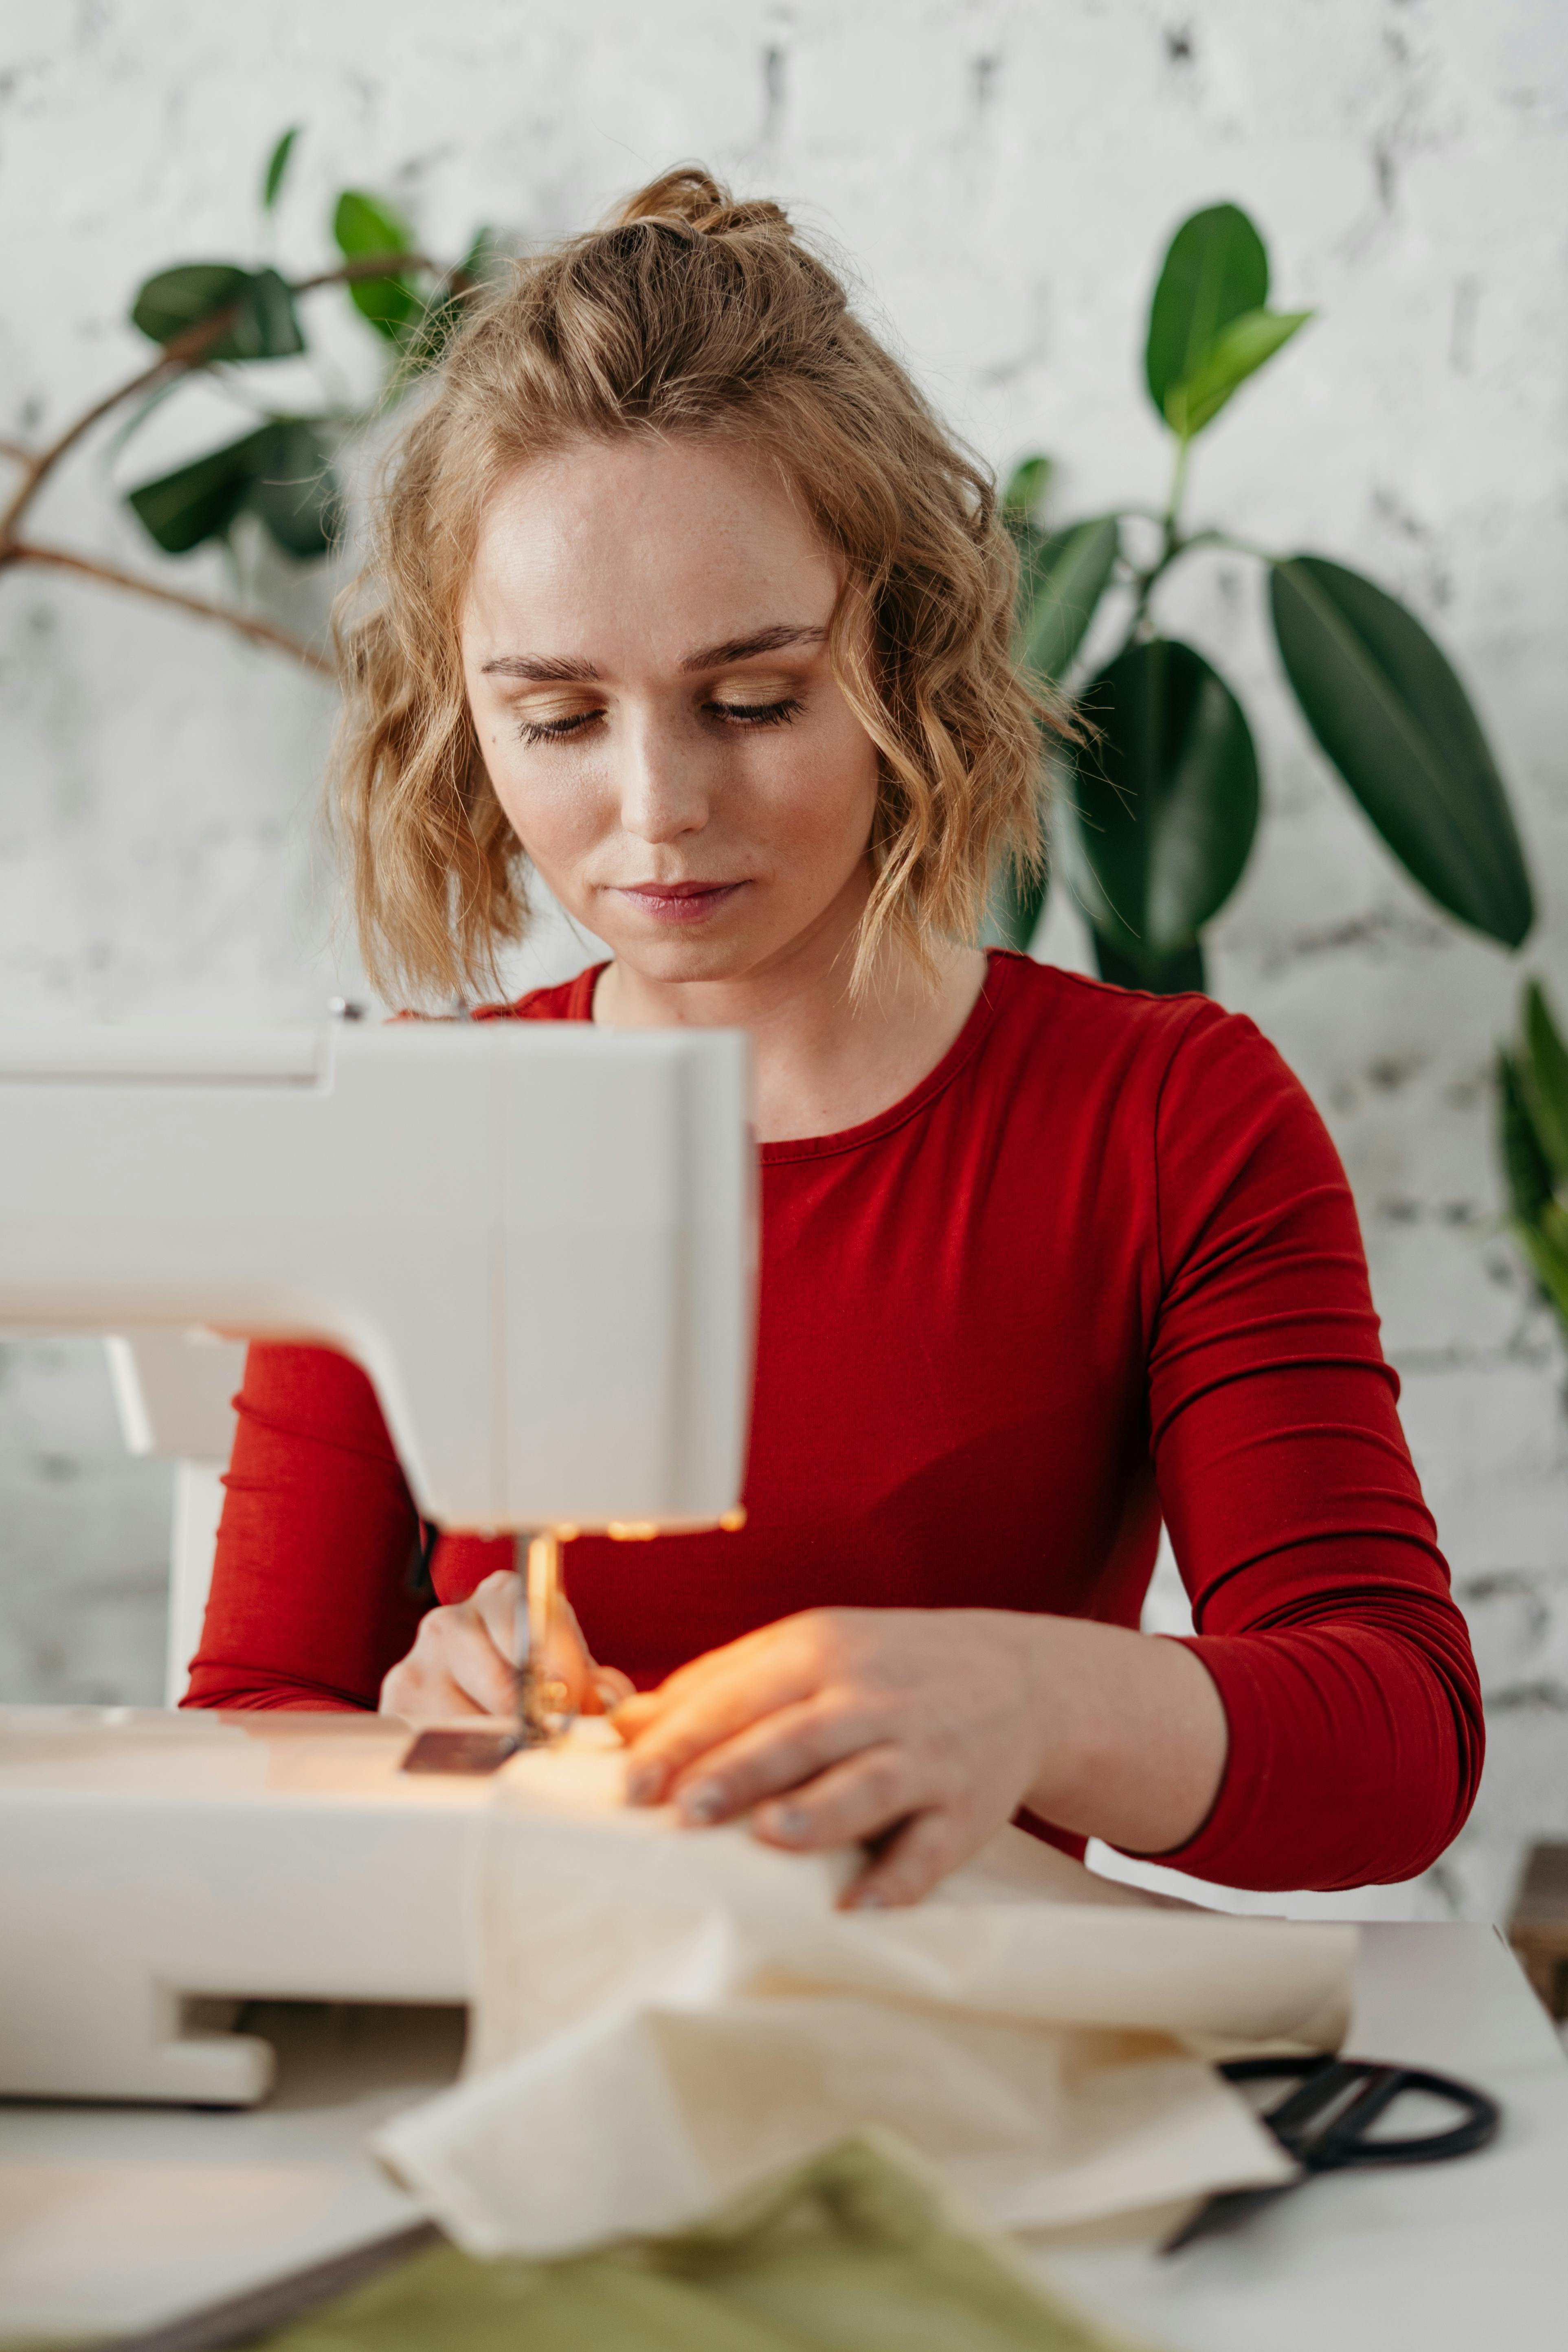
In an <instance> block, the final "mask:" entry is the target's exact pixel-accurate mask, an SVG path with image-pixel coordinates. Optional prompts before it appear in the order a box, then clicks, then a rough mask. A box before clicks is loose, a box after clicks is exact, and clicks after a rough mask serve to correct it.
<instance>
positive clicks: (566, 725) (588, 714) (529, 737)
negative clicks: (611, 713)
mask: <svg viewBox="0 0 1568 2352" xmlns="http://www.w3.org/2000/svg"><path fill="white" fill-rule="evenodd" d="M602 716H603V713H602V712H600V711H597V710H574V712H573V713H572V715H571V717H570V718H568V719H524V720H523V722H522V725H521V728H520V729H519V730H518V732H519V733H520V734H521V737H522V740H523V741H524V742H525V743H559V742H560V741H561V740H562V739H563V736H567V735H580V734H581V733H582V731H583V730H584V727H591V726H592V725H593V723H594V721H595V719H598V718H601V717H602Z"/></svg>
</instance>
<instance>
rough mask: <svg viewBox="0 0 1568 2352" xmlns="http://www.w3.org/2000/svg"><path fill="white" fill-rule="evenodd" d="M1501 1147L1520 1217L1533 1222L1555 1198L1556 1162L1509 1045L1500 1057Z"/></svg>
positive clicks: (1515, 1208)
mask: <svg viewBox="0 0 1568 2352" xmlns="http://www.w3.org/2000/svg"><path fill="white" fill-rule="evenodd" d="M1497 1079H1498V1148H1499V1151H1500V1156H1501V1159H1502V1165H1503V1174H1504V1175H1505V1176H1506V1177H1507V1179H1508V1191H1509V1200H1510V1204H1511V1206H1512V1209H1513V1213H1514V1215H1515V1217H1516V1218H1518V1219H1519V1220H1521V1223H1525V1224H1527V1225H1533V1224H1534V1223H1536V1221H1537V1219H1538V1218H1539V1217H1540V1215H1541V1213H1542V1210H1543V1209H1544V1208H1545V1206H1546V1204H1547V1202H1549V1201H1550V1200H1551V1198H1552V1162H1551V1160H1549V1159H1548V1158H1547V1156H1546V1152H1545V1150H1544V1149H1543V1147H1542V1141H1541V1138H1540V1136H1539V1134H1538V1133H1537V1132H1536V1127H1535V1121H1534V1119H1533V1118H1531V1110H1530V1104H1529V1101H1528V1099H1527V1098H1526V1095H1525V1089H1524V1085H1523V1081H1522V1078H1521V1073H1520V1066H1519V1064H1518V1062H1517V1061H1516V1060H1515V1059H1514V1056H1513V1055H1511V1054H1510V1053H1509V1052H1508V1051H1507V1049H1506V1048H1500V1050H1499V1053H1498V1058H1497Z"/></svg>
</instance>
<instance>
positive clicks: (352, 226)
mask: <svg viewBox="0 0 1568 2352" xmlns="http://www.w3.org/2000/svg"><path fill="white" fill-rule="evenodd" d="M332 235H333V236H334V237H335V238H336V240H337V246H338V250H339V252H340V253H341V254H342V257H343V258H344V260H345V261H371V260H374V259H375V258H377V257H379V256H380V255H382V254H388V253H408V252H410V251H412V249H413V243H414V236H413V231H412V230H411V229H410V228H409V226H408V224H407V222H406V221H405V220H404V219H403V218H402V217H401V215H398V214H397V213H395V212H394V211H393V210H392V208H391V206H390V205H385V204H384V203H382V201H381V199H380V198H379V197H377V196H367V195H366V194H363V191H362V190H360V189H358V188H345V189H344V190H343V192H342V195H341V196H340V197H339V198H338V202H337V208H336V210H335V211H334V213H333V215H332ZM349 295H350V299H352V301H353V306H354V309H355V310H357V311H358V312H359V313H360V315H361V317H362V318H364V319H368V320H370V323H371V325H372V326H373V327H374V328H375V330H376V331H377V333H378V334H383V335H384V336H385V337H386V339H387V341H389V342H394V343H396V342H401V341H403V338H404V334H405V331H406V329H407V327H408V325H409V322H410V320H414V319H416V318H417V317H418V316H419V314H420V313H421V311H422V310H423V309H424V307H425V306H424V304H423V302H422V301H421V299H420V298H419V296H418V294H417V293H416V291H415V289H414V288H413V287H412V286H410V285H409V284H408V282H407V280H406V279H405V278H398V277H387V278H361V279H360V280H359V281H358V282H357V283H356V284H354V285H352V286H351V287H350V288H349Z"/></svg>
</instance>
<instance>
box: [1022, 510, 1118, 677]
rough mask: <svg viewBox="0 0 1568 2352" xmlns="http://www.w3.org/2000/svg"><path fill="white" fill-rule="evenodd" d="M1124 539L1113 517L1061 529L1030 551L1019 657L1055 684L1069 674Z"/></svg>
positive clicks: (1025, 581) (1025, 665) (1024, 579)
mask: <svg viewBox="0 0 1568 2352" xmlns="http://www.w3.org/2000/svg"><path fill="white" fill-rule="evenodd" d="M1119 545H1120V541H1119V537H1118V532H1117V524H1116V518H1115V516H1114V515H1101V516H1100V517H1099V518H1098V520H1095V521H1092V522H1080V523H1079V524H1077V525H1076V526H1075V527H1074V528H1073V529H1072V530H1064V531H1058V532H1056V533H1054V534H1053V535H1052V537H1050V538H1049V539H1042V540H1039V541H1037V544H1036V545H1035V546H1034V547H1033V548H1031V549H1030V550H1029V551H1028V556H1027V559H1026V563H1025V567H1024V572H1023V576H1022V578H1021V580H1020V583H1019V629H1018V658H1019V662H1020V664H1021V665H1022V667H1024V668H1025V669H1027V670H1032V671H1033V672H1034V673H1035V675H1036V677H1043V678H1047V679H1049V680H1051V681H1052V682H1053V683H1054V682H1056V681H1058V680H1059V679H1061V678H1063V677H1066V675H1067V673H1068V668H1069V667H1070V666H1071V663H1072V657H1073V656H1074V654H1076V653H1077V651H1078V649H1079V646H1080V645H1081V644H1082V643H1083V640H1084V637H1085V635H1087V633H1088V629H1089V623H1090V622H1091V621H1092V620H1093V618H1094V614H1095V610H1096V607H1097V606H1098V605H1099V603H1100V598H1101V597H1102V596H1103V595H1104V593H1105V591H1106V588H1107V587H1108V585H1109V584H1110V575H1111V572H1112V571H1113V569H1114V568H1115V563H1116V556H1117V550H1118V547H1119Z"/></svg>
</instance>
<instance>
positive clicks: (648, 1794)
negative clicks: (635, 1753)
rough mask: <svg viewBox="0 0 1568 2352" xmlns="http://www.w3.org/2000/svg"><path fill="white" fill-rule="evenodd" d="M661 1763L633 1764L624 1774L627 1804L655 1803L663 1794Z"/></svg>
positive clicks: (663, 1776)
mask: <svg viewBox="0 0 1568 2352" xmlns="http://www.w3.org/2000/svg"><path fill="white" fill-rule="evenodd" d="M664 1780H665V1773H664V1767H663V1765H662V1764H634V1765H633V1767H632V1769H631V1770H630V1771H629V1772H628V1773H627V1774H626V1802H627V1804H628V1805H657V1804H658V1801H659V1799H660V1797H662V1796H663V1794H664Z"/></svg>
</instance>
